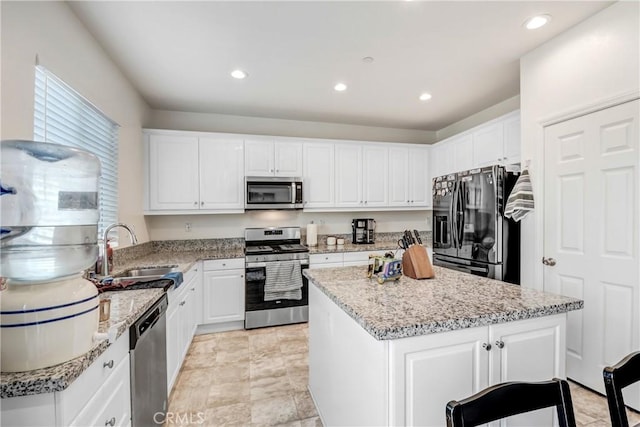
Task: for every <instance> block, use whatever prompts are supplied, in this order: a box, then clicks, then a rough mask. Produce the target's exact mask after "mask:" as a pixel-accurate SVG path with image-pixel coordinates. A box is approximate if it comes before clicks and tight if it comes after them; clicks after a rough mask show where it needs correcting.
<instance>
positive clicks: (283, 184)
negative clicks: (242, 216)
mask: <svg viewBox="0 0 640 427" xmlns="http://www.w3.org/2000/svg"><path fill="white" fill-rule="evenodd" d="M245 183H246V185H245V188H246V193H245V199H244V208H245V209H246V210H260V209H263V210H266V209H302V207H303V203H302V178H292V177H275V176H274V177H269V176H251V177H249V176H248V177H246V178H245Z"/></svg>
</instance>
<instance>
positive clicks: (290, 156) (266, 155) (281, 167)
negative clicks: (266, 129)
mask: <svg viewBox="0 0 640 427" xmlns="http://www.w3.org/2000/svg"><path fill="white" fill-rule="evenodd" d="M245 175H246V176H292V177H294V176H295V177H299V176H302V144H301V143H300V142H299V141H276V140H274V138H271V137H263V138H260V137H253V138H247V139H246V140H245Z"/></svg>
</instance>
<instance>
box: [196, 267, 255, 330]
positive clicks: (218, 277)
mask: <svg viewBox="0 0 640 427" xmlns="http://www.w3.org/2000/svg"><path fill="white" fill-rule="evenodd" d="M244 285H245V280H244V259H243V258H236V259H225V260H213V261H205V262H204V313H203V322H202V323H203V324H205V325H208V324H218V323H228V322H244V310H245V307H244ZM236 329H237V328H236Z"/></svg>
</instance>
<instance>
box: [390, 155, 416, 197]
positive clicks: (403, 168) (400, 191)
mask: <svg viewBox="0 0 640 427" xmlns="http://www.w3.org/2000/svg"><path fill="white" fill-rule="evenodd" d="M410 161H411V158H410V157H409V149H408V148H407V147H402V146H400V147H393V146H391V147H389V206H409V204H410V203H409V197H410V196H409V185H410V181H409V180H410V178H409V167H410V166H411V164H413V162H411V164H410V163H409V162H410Z"/></svg>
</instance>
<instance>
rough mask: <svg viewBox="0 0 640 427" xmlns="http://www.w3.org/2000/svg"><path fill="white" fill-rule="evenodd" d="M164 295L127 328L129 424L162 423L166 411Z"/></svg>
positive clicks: (165, 320)
mask: <svg viewBox="0 0 640 427" xmlns="http://www.w3.org/2000/svg"><path fill="white" fill-rule="evenodd" d="M167 306H168V302H167V295H163V296H162V298H160V299H159V300H158V301H157V302H156V303H155V304H154V305H153V306H152V307H151V308H150V309H149V310H147V311H146V312H145V313H144V314H143V315H142V316H141V317H140V319H138V320H137V321H136V322H135V323H134V324H133V325H131V329H130V330H129V340H130V341H129V343H130V347H129V348H130V350H131V352H130V361H131V362H130V363H131V424H132V425H133V426H134V427H135V426H145V427H146V426H153V425H157V424H158V423H157V422H156V421H160V423H161V424H162V422H163V420H164V417H165V414H166V411H167V319H166V314H165V312H166V311H167Z"/></svg>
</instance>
